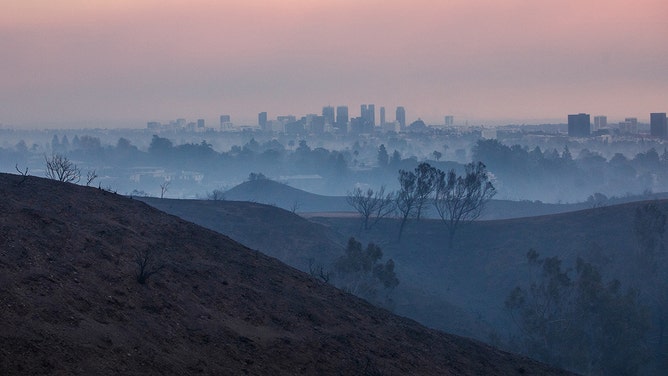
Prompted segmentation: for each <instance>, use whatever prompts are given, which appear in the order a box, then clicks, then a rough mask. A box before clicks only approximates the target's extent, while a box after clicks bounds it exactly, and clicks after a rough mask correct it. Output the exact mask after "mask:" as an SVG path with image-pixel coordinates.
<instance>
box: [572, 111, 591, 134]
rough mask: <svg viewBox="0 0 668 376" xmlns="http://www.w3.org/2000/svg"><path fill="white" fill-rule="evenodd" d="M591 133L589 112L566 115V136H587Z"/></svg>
mask: <svg viewBox="0 0 668 376" xmlns="http://www.w3.org/2000/svg"><path fill="white" fill-rule="evenodd" d="M590 134H591V123H590V119H589V114H583V113H579V114H577V115H568V136H569V137H587V136H589V135H590Z"/></svg>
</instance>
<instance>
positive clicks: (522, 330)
mask: <svg viewBox="0 0 668 376" xmlns="http://www.w3.org/2000/svg"><path fill="white" fill-rule="evenodd" d="M527 259H528V263H529V266H530V267H531V268H539V269H540V278H539V279H538V280H533V281H531V283H530V285H529V286H528V287H525V288H522V287H519V286H518V287H516V288H515V289H514V290H513V291H512V292H511V293H510V295H509V296H508V298H507V299H506V302H505V305H506V308H507V309H508V310H509V312H510V314H511V317H512V318H513V321H514V322H515V323H516V324H517V326H518V329H519V340H520V343H519V345H520V349H521V351H523V352H525V353H527V354H528V355H530V356H532V357H535V358H537V359H539V360H542V361H544V362H546V363H550V364H552V365H555V366H558V367H564V368H568V369H571V370H575V371H579V372H582V373H584V374H588V375H613V374H614V375H632V374H637V373H638V372H639V370H640V367H641V366H642V365H643V364H644V362H645V361H646V360H647V352H646V350H645V349H644V343H643V342H644V337H645V334H646V332H647V330H648V328H649V326H648V319H647V310H646V308H645V307H644V306H642V305H641V304H640V303H639V301H638V294H637V292H635V291H633V290H629V291H627V292H623V291H622V289H621V284H620V283H619V281H616V280H614V281H612V282H609V283H605V282H604V281H603V279H602V277H601V274H600V272H599V271H598V270H597V269H596V268H595V267H594V266H593V265H591V264H589V263H586V262H584V261H583V260H581V259H578V260H577V262H576V269H575V275H574V278H571V276H570V275H569V271H568V270H563V269H562V266H561V263H562V262H561V260H560V259H559V258H558V257H548V258H545V259H541V258H539V255H538V253H537V252H536V251H534V250H530V251H529V252H528V253H527ZM620 354H624V355H623V356H620Z"/></svg>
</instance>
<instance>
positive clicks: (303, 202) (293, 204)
mask: <svg viewBox="0 0 668 376" xmlns="http://www.w3.org/2000/svg"><path fill="white" fill-rule="evenodd" d="M224 196H225V199H226V200H230V201H249V202H257V203H262V204H268V205H274V206H277V207H279V208H282V209H285V210H288V211H296V212H339V211H349V210H350V206H349V205H348V203H346V198H345V197H334V196H322V195H317V194H314V193H310V192H306V191H303V190H301V189H297V188H293V187H291V186H289V185H287V184H282V183H279V182H277V181H274V180H270V179H258V180H252V181H246V182H244V183H241V184H239V185H237V186H236V187H233V188H232V189H230V190H228V191H226V192H225V194H224Z"/></svg>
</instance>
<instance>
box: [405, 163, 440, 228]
mask: <svg viewBox="0 0 668 376" xmlns="http://www.w3.org/2000/svg"><path fill="white" fill-rule="evenodd" d="M439 171H440V170H438V169H436V168H434V167H432V166H431V165H429V163H426V162H422V163H420V164H419V165H418V166H417V167H416V168H415V169H414V170H413V171H406V170H403V169H402V170H399V192H398V193H397V195H396V196H395V206H396V208H397V211H398V212H399V214H400V217H401V218H400V219H401V224H400V226H399V239H400V240H401V234H402V233H403V230H404V227H405V225H406V222H407V221H408V219H409V218H413V217H414V218H417V219H418V220H419V219H420V217H421V215H422V211H423V209H424V207H425V204H426V203H427V201H428V200H429V198H430V196H431V194H432V192H434V188H435V183H436V181H437V178H438V176H439Z"/></svg>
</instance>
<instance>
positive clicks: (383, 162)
mask: <svg viewBox="0 0 668 376" xmlns="http://www.w3.org/2000/svg"><path fill="white" fill-rule="evenodd" d="M389 162H390V156H389V155H388V154H387V149H385V145H384V144H381V145H380V147H378V166H379V167H387V164H388V163H389Z"/></svg>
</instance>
